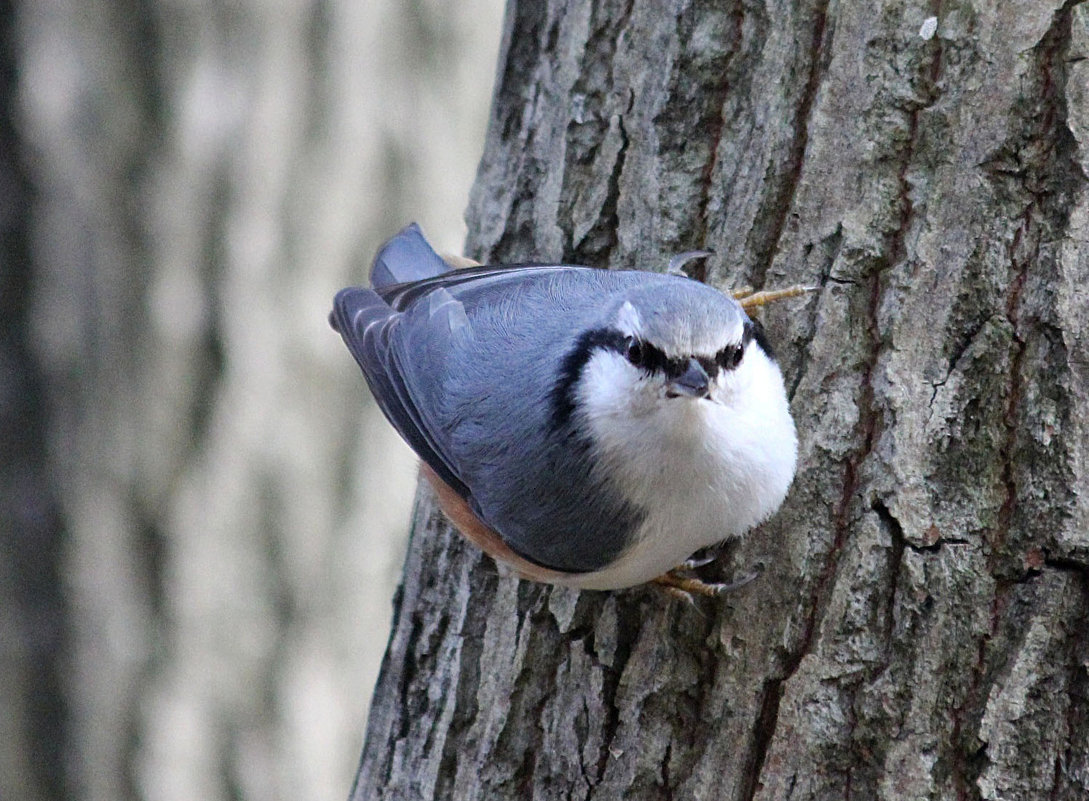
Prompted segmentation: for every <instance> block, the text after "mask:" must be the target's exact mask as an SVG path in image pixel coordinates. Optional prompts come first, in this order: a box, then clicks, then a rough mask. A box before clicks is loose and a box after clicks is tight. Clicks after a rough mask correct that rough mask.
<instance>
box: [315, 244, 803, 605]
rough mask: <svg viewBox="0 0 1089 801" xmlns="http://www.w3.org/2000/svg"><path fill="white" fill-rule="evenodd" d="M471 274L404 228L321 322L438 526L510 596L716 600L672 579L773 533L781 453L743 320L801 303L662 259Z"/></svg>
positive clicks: (756, 331)
mask: <svg viewBox="0 0 1089 801" xmlns="http://www.w3.org/2000/svg"><path fill="white" fill-rule="evenodd" d="M706 255H709V254H707V253H705V252H703V251H697V252H694V253H693V252H689V253H685V254H681V257H679V260H680V261H684V260H687V259H690V258H693V257H694V256H706ZM466 261H467V260H466ZM472 264H474V265H475V266H469V267H463V268H461V269H454V268H453V265H452V264H451V263H449V262H448V261H447V260H444V259H443V258H442V257H441V256H439V255H438V254H437V253H436V252H435V250H434V249H433V248H432V247H431V245H430V244H429V243H428V242H427V239H426V238H425V237H424V235H423V232H422V231H421V230H420V228H419V226H418V225H417V224H415V223H413V224H410V225H408V226H407V227H405V228H404V229H403V230H401V231H400V232H399V233H398V234H397V235H396V236H394V237H393V238H392V239H390V240H389V241H387V242H386V243H385V244H384V245H382V247H381V248H380V249H379V251H378V253H377V255H376V257H375V259H374V263H373V266H372V269H371V274H370V286H369V287H349V288H346V289H343V290H341V291H340V292H339V293H337V295H336V297H335V300H334V302H333V310H332V312H331V313H330V317H329V319H330V323H331V325H332V327H333V328H334V329H335V330H336V331H337V332H339V333H340V335H341V336H342V338H343V340H344V342H345V344H346V345H347V347H348V350H349V351H350V352H351V354H352V356H353V357H354V358H355V360H356V362H357V363H358V365H359V367H360V368H361V369H362V372H363V376H364V378H365V379H366V382H367V384H368V386H369V388H370V391H371V393H372V394H373V395H374V398H375V400H376V401H377V404H378V406H379V407H380V408H381V410H382V412H383V413H384V414H385V416H386V418H387V419H388V420H389V422H390V423H391V424H392V425H393V427H394V428H395V429H396V430H397V431H398V432H399V434H400V435H401V436H402V437H403V438H404V440H405V441H406V442H407V443H408V445H409V446H410V447H411V448H412V449H413V450H414V451H415V452H416V454H417V455H418V456H419V457H420V459H421V472H422V474H423V475H424V476H425V477H426V478H427V480H428V481H429V482H430V483H431V485H432V486H433V487H434V489H435V492H436V495H437V497H438V501H439V505H440V506H441V508H442V509H443V511H444V512H445V513H446V515H447V517H448V518H449V519H450V520H451V521H452V522H453V524H454V526H455V527H456V528H457V529H458V530H460V531H461V533H462V534H464V535H465V536H466V537H467V538H468V539H469V540H470V541H472V542H473V543H475V544H476V545H477V546H479V547H480V548H481V549H483V550H484V551H485V552H486V553H488V554H489V555H490V556H492V557H493V558H494V559H495V560H496V561H497V562H501V563H505V564H506V565H508V566H509V567H511V568H513V569H514V571H515V572H516V573H517V574H518V575H519V576H520V577H522V578H528V579H532V580H535V581H539V582H544V583H549V584H559V585H565V586H569V587H574V588H577V589H586V590H618V589H624V588H628V587H633V586H636V585H640V584H644V583H647V582H652V581H656V582H659V583H661V584H663V585H665V586H666V587H675V588H680V589H681V590H682V591H684V592H689V591H692V590H693V589H694V590H695V591H697V592H700V593H702V594H716V593H717V592H718V591H719V590H720V589H721V588H722V587H723V586H725V585H707V584H704V583H703V582H702V581H700V580H699V579H695V578H692V577H689V576H686V575H685V574H684V572H683V567H684V566H685V565H687V566H688V567H692V566H693V565H695V564H696V563H695V562H692V561H688V562H686V560H688V559H689V558H690V557H691V555H692V554H694V553H696V552H697V551H699V550H700V549H703V548H706V547H708V546H711V545H714V544H717V543H719V542H722V541H724V540H727V539H730V538H736V537H740V536H741V535H743V534H744V533H745V532H747V531H748V530H750V529H751V528H753V527H755V526H756V525H758V524H760V523H761V522H763V521H765V520H766V519H767V518H768V517H769V516H771V515H772V514H773V513H774V512H775V511H776V510H777V509H778V508H779V507H780V505H781V504H782V503H783V501H784V498H785V497H786V494H787V491H788V488H789V487H790V485H791V482H792V481H793V478H794V474H795V470H796V464H797V453H798V438H797V433H796V430H795V425H794V421H793V418H792V417H791V413H790V408H789V403H788V400H787V395H786V390H785V387H784V383H783V376H782V372H781V370H780V368H779V365H778V363H777V361H776V358H775V355H774V352H773V349H772V347H771V345H770V343H769V341H768V338H767V336H766V334H765V332H764V329H763V328H762V326H761V325H760V323H759V322H758V321H756V320H754V319H751V318H750V317H749V316H748V314H747V313H746V311H745V308H743V306H742V303H747V304H748V303H751V304H753V305H756V304H759V303H761V302H764V301H766V300H767V299H769V298H771V299H774V298H777V297H780V296H791V295H793V294H799V293H800V291H802V290H796V289H791V290H784V291H782V292H779V293H752V292H751V290H750V291H748V292H746V293H744V294H745V295H747V296H748V298H747V299H746V300H743V301H742V302H741V303H739V302H738V300H736V299H734V298H733V297H731V296H728V295H726V294H724V293H722V292H720V291H718V290H716V289H714V288H712V287H710V286H707V285H706V284H703V283H701V282H699V281H696V280H694V279H691V278H688V277H686V276H684V275H683V274H679V270H678V267H679V266H680V265H679V261H678V258H675V259H674V260H673V263H671V265H670V267H671V269H670V270H669V271H667V272H665V273H661V272H648V271H640V270H605V269H600V268H594V267H583V266H573V265H563V264H559V265H557V264H516V265H498V266H483V265H476V264H475V263H472ZM803 289H804V288H803Z"/></svg>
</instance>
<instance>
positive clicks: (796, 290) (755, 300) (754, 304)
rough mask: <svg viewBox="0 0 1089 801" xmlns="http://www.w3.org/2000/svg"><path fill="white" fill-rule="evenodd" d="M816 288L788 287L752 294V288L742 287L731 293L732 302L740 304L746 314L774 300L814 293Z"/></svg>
mask: <svg viewBox="0 0 1089 801" xmlns="http://www.w3.org/2000/svg"><path fill="white" fill-rule="evenodd" d="M817 289H818V287H815V286H800V285H796V286H788V287H787V288H786V289H769V290H766V291H764V292H754V291H753V289H752V287H744V288H742V289H739V290H737V291H736V292H734V293H733V296H734V300H736V301H737V302H738V303H740V304H741V308H743V309H744V310H745V311H746V312H748V311H750V310H752V309H757V308H759V307H761V306H766V305H767V304H769V303H771V302H773V301H776V300H785V299H786V298H797V297H800V296H802V295H807V294H809V293H810V292H816V291H817Z"/></svg>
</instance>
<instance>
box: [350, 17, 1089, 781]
mask: <svg viewBox="0 0 1089 801" xmlns="http://www.w3.org/2000/svg"><path fill="white" fill-rule="evenodd" d="M948 5H950V4H944V3H941V2H940V0H935V2H933V3H931V5H930V8H929V10H926V9H923V8H921V7H919V5H918V4H909V3H900V2H876V3H867V4H862V3H842V4H836V3H831V4H830V3H828V2H827V0H792V1H791V2H773V3H771V4H768V5H762V4H750V3H732V4H722V3H712V2H689V3H685V2H681V3H675V4H672V5H670V6H668V7H666V6H664V5H661V4H656V5H655V4H647V3H633V2H631V1H630V0H602V1H601V2H595V3H587V4H572V3H565V2H560V1H559V0H549V2H530V1H529V0H522V1H521V2H517V1H516V2H513V3H512V5H511V7H510V8H509V9H508V15H507V20H506V27H505V32H504V44H503V49H502V53H501V62H500V70H499V83H498V85H497V86H496V89H495V105H494V107H493V115H492V119H491V127H490V132H489V135H488V139H487V145H486V151H485V154H484V159H483V162H482V165H481V168H480V171H479V174H478V179H477V184H476V187H475V190H474V194H473V198H472V202H471V207H470V213H469V228H470V240H469V248H468V250H469V253H470V255H472V256H474V257H476V258H479V259H481V260H483V261H486V262H491V263H496V262H502V261H517V260H562V261H567V262H576V263H587V264H592V265H596V266H601V267H606V266H607V267H621V266H630V265H649V266H650V267H651V268H653V269H661V268H662V266H663V265H664V263H665V261H666V259H667V258H668V256H670V255H671V254H674V253H677V252H679V251H682V250H689V249H693V248H707V249H711V250H713V251H715V253H716V254H717V255H716V257H715V258H714V259H712V260H711V262H710V266H709V269H708V271H707V274H706V276H704V277H705V278H706V280H708V281H709V282H711V283H712V284H714V285H715V286H718V287H722V288H727V287H736V286H739V285H746V284H751V285H753V286H756V287H765V286H781V285H786V284H794V283H803V284H812V285H814V286H816V287H818V288H819V289H818V291H817V292H816V293H814V294H813V295H812V296H810V297H808V298H807V299H804V300H798V301H789V302H784V303H781V304H779V305H776V306H774V307H773V308H770V309H768V310H767V312H766V315H765V322H766V325H767V328H768V330H769V333H770V336H771V338H772V340H773V342H774V343H775V344H776V346H777V348H778V351H779V354H780V359H781V363H782V365H783V368H784V372H785V375H786V380H787V386H788V389H789V392H790V395H791V398H792V408H793V411H794V415H795V418H796V421H797V424H798V429H799V434H800V439H801V450H800V466H799V471H798V476H797V478H796V480H795V482H794V485H793V488H792V491H791V493H790V495H789V497H788V499H787V501H786V504H785V506H784V507H783V509H782V510H781V511H780V512H779V514H778V515H776V516H775V517H774V518H773V519H772V520H771V521H770V522H769V523H767V524H765V525H764V526H762V527H761V528H760V529H759V530H757V531H755V532H753V533H751V534H750V535H749V536H748V537H747V538H746V539H745V540H744V541H743V542H742V544H741V545H740V546H739V547H737V548H735V549H732V552H731V554H730V555H729V557H728V558H727V559H724V561H723V568H722V569H723V570H724V571H725V572H726V573H730V572H736V571H741V570H745V569H746V568H748V567H749V566H751V565H753V564H754V563H755V562H757V561H763V562H764V563H765V564H766V565H767V569H766V571H765V572H764V574H763V575H762V576H761V577H760V578H759V580H757V581H755V582H753V583H751V584H749V585H748V586H746V587H744V588H743V589H740V590H738V591H736V592H733V593H731V594H730V595H729V596H728V597H726V598H724V599H722V600H720V601H715V602H703V601H699V602H697V604H696V608H692V607H690V606H687V605H685V604H684V603H681V602H677V601H673V600H670V599H668V598H667V597H665V596H663V595H662V594H660V593H658V592H656V591H653V590H649V589H634V590H630V591H625V592H615V593H594V592H584V593H578V592H575V591H571V590H566V589H554V588H549V587H545V586H540V585H535V584H531V583H526V582H520V581H518V580H516V579H514V578H512V577H509V576H506V575H505V574H504V573H503V572H502V571H497V569H496V567H495V566H494V565H493V563H492V562H491V561H490V560H489V559H488V558H486V557H483V556H482V555H481V554H479V553H477V552H476V551H474V550H473V549H472V548H471V547H469V546H467V545H466V544H464V543H463V542H462V541H461V540H460V539H459V538H458V537H457V536H456V535H451V533H450V529H449V526H448V524H447V523H446V522H445V521H444V520H443V519H442V517H441V516H440V514H439V513H438V512H437V511H436V508H435V505H434V501H433V499H432V497H431V496H430V494H429V493H427V492H426V491H421V494H420V498H419V502H418V508H417V514H416V520H415V527H414V534H413V537H412V543H411V546H410V550H409V555H408V559H407V562H406V565H405V570H404V577H403V585H402V588H401V591H400V595H399V601H398V604H397V610H396V615H395V623H394V627H393V633H392V638H391V641H390V644H389V650H388V652H387V654H386V658H385V662H384V665H383V669H382V673H381V677H380V680H379V686H378V689H377V691H376V694H375V697H374V701H373V705H372V708H371V714H370V722H369V726H368V731H367V741H366V746H365V748H364V752H363V759H362V764H361V766H360V771H359V776H358V779H357V784H356V787H355V790H354V792H353V798H354V799H375V798H391V799H392V798H397V799H400V798H427V799H431V798H434V799H449V798H456V799H459V801H465V799H499V798H511V799H525V798H540V799H544V798H555V799H560V798H595V799H614V798H621V797H623V798H626V799H651V798H654V799H657V798H703V799H712V798H713V799H754V798H756V799H772V798H775V799H785V798H791V799H811V798H832V797H835V798H844V797H846V798H855V799H874V798H882V799H884V798H888V799H892V798H896V799H921V798H925V799H972V798H984V799H1003V801H1009V800H1010V799H1021V798H1026V799H1027V798H1051V799H1070V800H1071V801H1072V800H1073V799H1080V798H1085V797H1087V794H1089V675H1087V665H1089V625H1087V624H1086V620H1087V613H1089V579H1087V577H1089V360H1087V355H1086V354H1087V350H1086V348H1087V346H1089V342H1087V339H1086V338H1087V335H1089V195H1087V193H1086V184H1087V181H1086V174H1087V168H1089V149H1087V148H1089V144H1087V143H1089V138H1087V137H1089V97H1087V87H1089V60H1086V57H1087V56H1089V5H1086V4H1082V3H1075V2H1066V3H1060V2H1057V1H1044V0H1041V1H1039V2H1034V3H1021V4H1011V3H1004V2H995V1H994V0H992V2H985V0H971V2H965V3H959V4H956V5H955V6H954V7H946V6H948ZM935 18H936V19H935Z"/></svg>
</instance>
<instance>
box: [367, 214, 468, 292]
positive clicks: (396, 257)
mask: <svg viewBox="0 0 1089 801" xmlns="http://www.w3.org/2000/svg"><path fill="white" fill-rule="evenodd" d="M449 269H450V267H449V265H447V263H446V262H444V261H443V260H442V257H440V256H439V254H438V253H436V252H435V251H434V250H433V249H432V248H431V245H429V244H428V243H427V240H426V239H425V238H424V235H423V232H422V231H421V230H420V226H418V225H417V224H416V223H411V224H409V225H407V226H405V227H404V228H403V229H401V232H400V233H399V234H397V235H396V236H395V237H393V238H392V239H390V240H389V241H388V242H386V244H384V245H382V247H381V248H380V249H379V250H378V255H377V256H375V257H374V265H373V266H372V267H371V286H372V287H374V288H375V289H384V288H385V287H388V286H392V285H393V284H405V283H408V282H410V281H421V280H423V279H424V278H434V277H435V276H436V275H442V274H443V273H445V272H447V271H448V270H449Z"/></svg>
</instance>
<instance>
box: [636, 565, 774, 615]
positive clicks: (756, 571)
mask: <svg viewBox="0 0 1089 801" xmlns="http://www.w3.org/2000/svg"><path fill="white" fill-rule="evenodd" d="M712 561H714V559H713V557H712V558H698V559H689V560H688V561H686V562H684V563H683V564H681V565H679V566H677V567H675V568H673V569H672V570H670V571H669V572H667V573H663V574H662V575H660V576H658V578H656V579H654V581H653V583H654V584H656V585H657V586H658V587H660V588H662V589H663V590H665V591H666V592H667V593H668V594H669V595H672V596H673V597H674V598H680V599H681V600H684V601H686V602H688V603H689V604H693V603H694V600H693V596H696V595H702V596H703V597H705V598H718V597H719V596H721V595H724V594H725V593H728V592H733V591H734V590H738V589H741V588H742V587H744V586H745V585H746V584H749V583H751V582H752V581H755V580H756V579H757V578H758V577H759V576H760V574H761V573H763V572H764V565H763V564H762V563H759V562H758V563H757V564H756V565H755V567H754V568H753V569H752V570H751V571H749V572H748V573H745V574H744V575H742V576H739V577H738V578H736V579H734V580H732V581H717V582H707V581H703V580H702V579H699V578H696V577H695V576H686V575H684V573H685V572H686V571H691V570H694V569H695V568H697V567H702V566H703V565H706V564H708V563H709V562H712Z"/></svg>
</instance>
